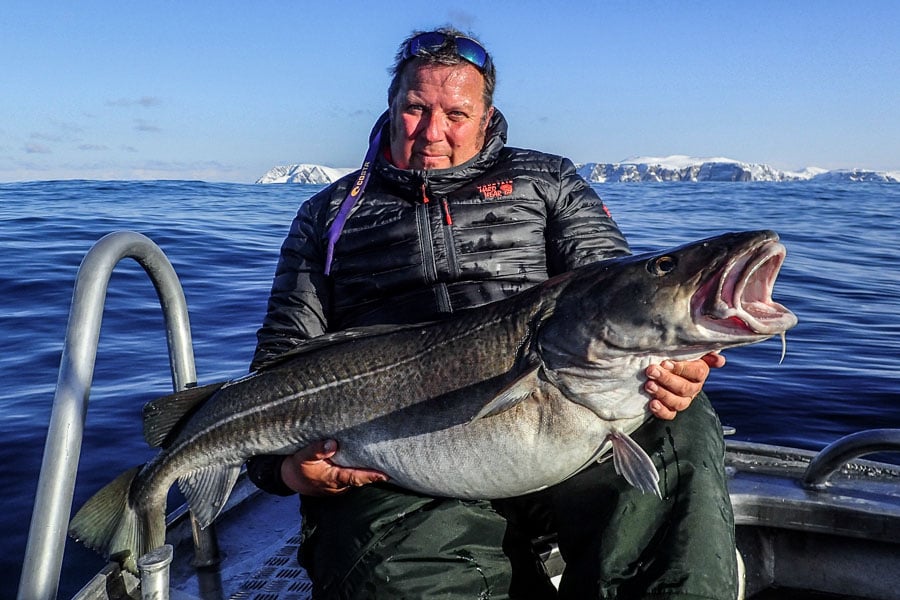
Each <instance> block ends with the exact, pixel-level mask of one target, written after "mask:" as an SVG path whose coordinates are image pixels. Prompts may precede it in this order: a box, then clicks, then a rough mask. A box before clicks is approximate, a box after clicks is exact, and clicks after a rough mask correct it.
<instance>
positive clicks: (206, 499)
mask: <svg viewBox="0 0 900 600" xmlns="http://www.w3.org/2000/svg"><path fill="white" fill-rule="evenodd" d="M240 473H241V466H240V465H237V466H227V465H226V466H222V465H215V466H212V467H207V468H205V469H197V470H196V471H192V472H190V473H188V474H187V475H184V476H182V477H180V478H179V479H178V489H180V490H181V493H182V494H184V497H185V498H186V499H187V503H188V506H189V507H190V509H191V512H192V513H193V514H194V518H195V519H197V523H198V524H199V525H200V528H201V529H205V528H206V527H207V526H208V525H209V524H210V523H212V522H213V521H215V520H216V517H217V516H219V513H220V512H222V509H223V508H224V507H225V502H226V501H227V500H228V497H229V496H230V495H231V490H232V488H233V487H234V483H235V482H236V481H237V478H238V475H240Z"/></svg>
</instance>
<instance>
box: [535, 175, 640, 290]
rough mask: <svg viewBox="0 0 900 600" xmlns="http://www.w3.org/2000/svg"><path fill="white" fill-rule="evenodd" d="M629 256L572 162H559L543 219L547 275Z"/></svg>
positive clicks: (597, 199)
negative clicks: (555, 190)
mask: <svg viewBox="0 0 900 600" xmlns="http://www.w3.org/2000/svg"><path fill="white" fill-rule="evenodd" d="M627 254H630V249H629V247H628V242H627V241H626V240H625V236H624V235H623V234H622V232H621V231H620V230H619V226H618V225H616V222H615V221H614V220H613V219H612V217H611V216H610V214H609V211H608V210H607V208H606V206H604V204H603V201H602V200H601V199H600V196H598V195H597V192H595V191H594V189H593V188H591V186H590V185H589V184H588V183H587V182H586V181H585V180H584V178H583V177H581V176H580V175H578V173H577V172H576V171H575V165H574V164H572V161H571V160H569V159H567V158H563V159H561V162H560V174H559V191H558V194H557V195H556V198H551V200H550V207H549V212H548V217H547V265H548V270H549V271H550V275H556V274H558V273H562V272H564V271H568V270H570V269H573V268H575V267H578V266H581V265H584V264H588V263H591V262H595V261H598V260H604V259H607V258H614V257H617V256H624V255H627Z"/></svg>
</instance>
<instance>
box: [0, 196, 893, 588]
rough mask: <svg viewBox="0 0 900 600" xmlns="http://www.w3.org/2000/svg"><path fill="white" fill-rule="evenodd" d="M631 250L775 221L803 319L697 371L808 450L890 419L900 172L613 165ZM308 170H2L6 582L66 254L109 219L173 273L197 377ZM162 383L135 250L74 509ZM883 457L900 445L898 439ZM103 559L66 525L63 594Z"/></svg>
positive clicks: (121, 285)
mask: <svg viewBox="0 0 900 600" xmlns="http://www.w3.org/2000/svg"><path fill="white" fill-rule="evenodd" d="M595 187H596V189H597V190H598V191H599V193H600V194H601V196H602V197H603V199H604V201H605V202H606V204H607V206H608V207H609V209H610V211H611V212H612V215H613V217H614V218H615V219H616V221H617V222H618V224H619V226H620V227H621V228H622V230H623V231H624V232H625V233H626V234H627V235H628V238H629V240H630V242H631V245H632V249H633V250H635V251H644V250H654V249H660V248H665V247H670V246H674V245H677V244H681V243H684V242H688V241H693V240H696V239H699V238H702V237H708V236H711V235H715V234H718V233H722V232H725V231H735V230H749V229H774V230H776V231H777V232H778V233H779V234H780V235H781V238H782V241H783V242H784V244H785V245H786V246H787V249H788V257H787V260H786V262H785V265H784V267H783V269H782V272H781V275H780V277H779V280H778V283H777V284H776V286H775V300H776V301H779V302H781V303H783V304H785V305H786V306H787V307H789V308H790V309H791V310H793V311H794V312H795V313H796V314H797V315H798V316H799V319H800V324H799V325H798V326H797V327H796V328H795V329H794V330H792V331H791V332H789V333H788V336H787V355H786V357H785V359H784V362H783V363H781V364H779V358H780V356H781V344H780V342H779V341H778V340H777V338H776V339H773V340H771V341H769V342H765V343H762V344H757V345H754V346H750V347H746V348H739V349H734V350H732V351H729V352H726V357H727V359H728V365H727V366H726V367H725V368H724V369H721V370H719V371H716V372H714V373H713V374H712V375H711V376H710V379H709V381H708V383H707V390H708V391H709V394H710V396H711V398H712V399H713V402H714V404H715V406H716V408H717V409H718V411H719V413H720V416H721V418H722V421H723V422H724V423H725V424H728V425H731V426H733V427H735V428H736V429H737V433H736V437H737V438H740V439H746V440H751V441H758V442H766V443H773V444H783V445H790V446H796V447H801V448H808V449H819V448H821V447H823V446H824V445H826V444H828V443H829V442H831V441H833V440H835V439H837V438H839V437H840V436H842V435H845V434H848V433H852V432H855V431H858V430H861V429H868V428H881V427H900V393H898V392H900V370H898V368H897V361H898V359H900V324H898V313H900V258H898V257H900V220H898V216H900V185H897V184H879V183H845V184H820V183H811V182H797V183H697V184H693V183H663V184H648V183H639V184H636V183H615V184H599V185H596V186H595ZM318 189H320V188H319V187H317V186H305V185H295V184H287V185H265V186H264V185H240V184H214V183H204V182H195V181H152V182H144V181H142V182H117V181H57V182H32V183H10V184H0V340H2V349H0V382H2V384H0V465H2V469H0V485H2V489H3V490H4V492H3V494H2V496H0V536H2V538H0V540H2V542H0V543H2V549H3V551H4V552H3V554H2V556H0V597H13V596H14V594H15V589H16V588H17V586H18V580H19V573H20V569H21V562H22V558H23V556H24V551H25V541H26V537H27V534H28V528H29V522H30V520H31V511H32V504H33V502H34V494H35V490H36V486H37V478H38V471H39V469H40V464H41V457H42V453H43V447H44V440H45V436H46V432H47V425H48V423H49V416H50V408H51V404H52V399H53V394H54V391H55V387H56V381H57V374H58V369H59V360H60V353H61V351H62V347H63V341H64V336H65V329H66V323H67V319H68V311H69V306H70V302H71V299H72V290H73V285H74V281H75V276H76V273H77V270H78V266H79V264H80V262H81V260H82V258H83V256H84V254H85V253H86V252H87V251H88V250H89V249H90V247H91V246H92V245H93V243H94V242H96V241H97V240H98V239H99V238H101V237H102V236H103V235H105V234H107V233H110V232H112V231H117V230H133V231H138V232H140V233H143V234H145V235H147V236H149V237H150V238H151V239H152V240H154V241H155V242H156V243H157V244H159V245H160V247H161V248H162V249H163V251H164V252H165V253H166V254H167V256H168V257H169V259H170V260H171V261H172V264H173V265H174V267H175V270H176V272H177V273H178V275H179V278H180V280H181V283H182V285H183V287H184V291H185V296H186V298H187V303H188V308H189V312H190V320H191V329H192V334H193V341H194V351H195V354H196V362H197V373H198V377H199V380H200V383H201V384H202V383H209V382H213V381H216V380H221V379H225V378H231V377H235V376H239V375H242V374H243V373H245V372H246V370H247V365H248V364H249V362H250V358H251V356H252V353H253V349H254V345H255V332H256V329H257V328H258V327H259V324H260V322H261V320H262V318H263V315H264V312H265V306H266V298H267V295H268V291H269V288H270V285H271V280H272V275H273V272H274V268H275V263H276V261H277V258H278V250H279V247H280V245H281V241H282V239H283V238H284V236H285V234H286V233H287V230H288V226H289V225H290V222H291V219H292V218H293V216H294V214H295V213H296V210H297V207H298V206H299V205H300V204H301V203H302V202H303V201H304V200H306V199H307V198H309V197H310V196H311V195H312V194H313V193H315V191H317V190H318ZM170 390H171V375H170V371H169V367H168V358H167V351H166V342H165V332H164V327H163V322H162V316H161V312H160V309H159V305H158V301H157V299H156V294H155V291H154V290H153V287H152V285H151V284H150V282H149V280H148V278H147V277H146V275H145V274H144V272H143V270H142V269H141V268H140V267H139V266H138V265H137V263H136V262H134V261H130V260H127V261H124V262H122V263H121V264H120V265H119V266H118V267H117V268H116V271H115V272H114V274H113V276H112V278H111V281H110V285H109V291H108V294H107V304H106V309H105V312H104V317H103V323H102V328H101V334H100V347H99V351H98V355H97V362H96V369H95V373H94V378H93V386H92V389H91V395H90V406H89V410H88V416H87V423H86V428H85V434H84V444H83V450H82V454H81V461H80V465H79V471H78V481H77V485H76V488H75V500H74V508H75V509H77V508H78V507H80V506H81V504H82V503H83V502H84V501H85V500H86V499H87V498H88V497H89V496H90V495H92V494H93V493H94V492H95V491H96V490H97V489H98V488H100V487H101V486H102V485H104V484H105V483H107V482H108V481H110V480H111V479H112V478H113V477H114V476H116V475H117V474H119V473H120V472H121V471H123V470H125V469H126V468H129V467H131V466H134V465H137V464H140V463H142V462H144V461H146V460H147V459H148V458H149V457H150V456H152V454H153V452H152V451H151V450H150V449H148V448H147V446H146V444H145V443H144V441H143V437H142V431H141V423H140V420H141V416H140V415H141V406H142V405H143V403H144V402H146V401H147V400H150V399H152V398H154V397H157V396H160V395H163V394H165V393H168V392H169V391H170ZM895 458H897V457H895ZM102 564H103V561H101V559H100V558H99V557H98V556H96V555H94V554H93V553H92V552H91V551H88V550H86V549H85V548H83V547H82V546H81V545H80V544H76V543H74V542H72V541H71V540H70V541H69V542H68V543H67V546H66V558H65V560H64V563H63V579H62V583H61V585H60V597H68V596H71V594H73V593H74V592H75V591H77V590H78V589H79V588H80V586H81V585H82V584H83V583H84V582H85V581H87V579H88V578H89V574H90V573H92V572H94V571H96V570H98V569H99V568H100V567H101V566H102Z"/></svg>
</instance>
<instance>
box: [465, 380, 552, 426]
mask: <svg viewBox="0 0 900 600" xmlns="http://www.w3.org/2000/svg"><path fill="white" fill-rule="evenodd" d="M538 370H539V367H532V368H531V369H529V370H528V371H527V372H526V373H525V374H524V375H521V376H520V377H518V378H516V380H515V381H513V382H512V383H510V384H509V385H507V386H506V387H505V388H503V389H502V390H500V392H499V393H498V394H497V395H496V396H494V397H493V398H492V399H491V400H490V402H488V403H487V404H485V405H484V406H483V407H482V408H481V410H480V411H478V414H476V415H475V416H474V417H472V421H477V420H478V419H484V418H486V417H493V416H495V415H499V414H500V413H503V412H506V411H507V410H510V409H511V408H514V407H515V406H516V405H517V404H519V403H520V402H522V401H523V400H526V399H527V398H528V397H529V396H531V394H532V392H534V390H535V389H536V388H537V386H538V385H540V381H539V380H538Z"/></svg>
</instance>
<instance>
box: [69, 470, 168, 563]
mask: <svg viewBox="0 0 900 600" xmlns="http://www.w3.org/2000/svg"><path fill="white" fill-rule="evenodd" d="M140 469H141V468H140V467H135V468H134V469H130V470H128V471H125V472H124V473H122V474H121V475H119V476H118V477H117V478H115V479H114V480H113V481H112V482H111V483H109V484H107V485H106V486H105V487H103V488H102V489H100V491H99V492H97V493H96V494H94V495H93V496H91V498H90V499H89V500H88V501H87V502H85V504H84V506H82V507H81V510H79V511H78V513H76V515H75V516H74V517H73V518H72V520H71V522H70V523H69V535H70V536H71V537H72V538H74V539H75V540H76V541H79V542H82V543H83V544H84V545H85V546H87V547H88V548H91V549H92V550H95V551H97V552H98V553H100V554H101V555H103V556H104V557H105V558H113V559H115V560H117V561H118V562H120V563H121V564H122V566H123V567H124V568H125V569H127V570H129V571H131V572H132V573H137V564H136V561H137V559H138V558H140V557H141V556H142V555H144V554H145V553H147V552H149V551H150V550H153V549H154V548H158V547H160V546H162V545H163V544H164V543H165V541H166V524H165V503H164V502H163V505H162V506H156V507H151V508H149V509H148V511H147V512H143V513H142V512H141V511H139V510H136V509H135V508H134V507H132V506H131V503H130V502H129V499H128V498H129V490H130V489H131V485H132V482H133V481H134V478H135V477H136V476H137V474H138V472H139V471H140Z"/></svg>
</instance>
